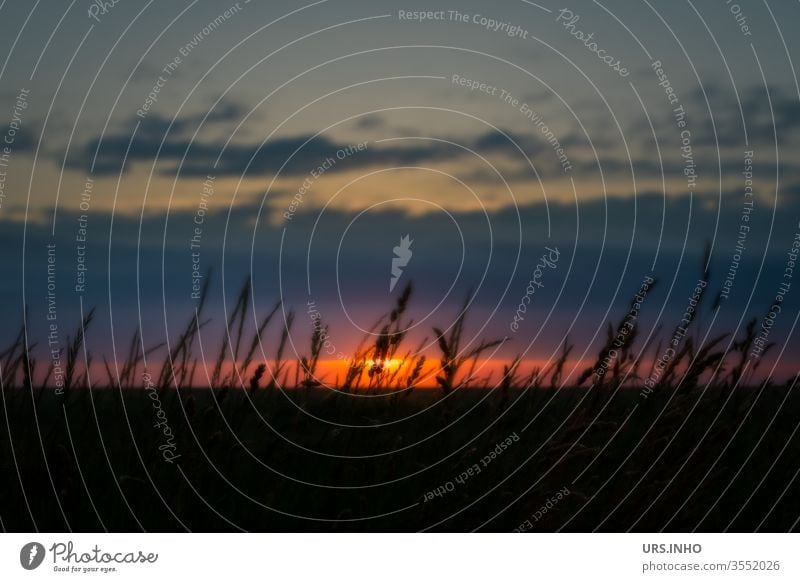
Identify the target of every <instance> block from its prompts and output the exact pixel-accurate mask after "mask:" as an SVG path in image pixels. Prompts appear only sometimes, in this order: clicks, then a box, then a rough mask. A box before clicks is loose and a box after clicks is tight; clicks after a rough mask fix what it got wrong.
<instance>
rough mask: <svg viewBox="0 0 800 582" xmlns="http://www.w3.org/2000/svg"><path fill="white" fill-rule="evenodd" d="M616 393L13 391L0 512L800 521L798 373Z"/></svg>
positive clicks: (440, 525)
mask: <svg viewBox="0 0 800 582" xmlns="http://www.w3.org/2000/svg"><path fill="white" fill-rule="evenodd" d="M610 395H611V390H608V389H604V390H603V391H601V392H594V393H592V392H587V391H586V390H585V389H569V390H561V391H560V392H558V391H554V390H552V389H546V388H541V389H536V390H529V391H527V392H525V391H523V390H514V389H510V390H506V391H500V390H497V391H495V392H490V391H488V390H461V391H456V392H454V393H451V394H450V395H449V396H448V397H446V398H443V395H442V393H441V392H439V391H435V390H417V391H415V392H414V393H412V394H411V395H392V396H385V395H381V396H379V397H371V398H370V397H363V395H362V396H361V397H358V396H354V395H347V394H336V393H331V392H327V391H323V390H319V389H315V390H306V389H297V390H290V391H287V392H284V393H282V392H280V391H278V390H260V391H258V392H256V393H254V394H251V393H249V392H244V391H217V392H212V391H209V390H199V391H185V390H182V391H181V393H180V395H178V394H177V393H176V392H174V391H172V392H161V393H157V392H155V391H153V392H148V391H146V390H143V389H136V390H126V391H123V392H122V393H120V392H119V391H113V390H97V389H95V390H92V391H89V390H81V391H73V392H72V393H71V394H69V396H68V398H67V399H66V400H64V399H63V398H61V397H58V396H56V395H55V394H53V393H52V392H50V391H44V392H42V391H37V392H35V393H34V394H33V395H31V393H30V392H29V391H24V390H8V389H7V390H5V392H4V393H3V400H2V403H0V404H2V423H3V424H4V425H7V426H4V427H3V430H2V436H0V480H1V481H0V489H1V490H2V495H0V519H2V527H3V529H4V530H5V531H33V530H39V531H69V530H72V531H104V530H109V531H140V530H146V531H185V530H191V531H237V530H240V529H242V530H250V531H417V530H424V529H429V530H432V531H472V530H476V529H478V530H481V531H513V530H515V529H519V530H529V531H548V532H549V531H555V530H559V529H562V528H563V530H564V531H593V530H598V531H626V530H629V529H630V530H634V531H658V530H662V529H663V530H666V531H691V530H695V529H696V530H698V531H722V530H729V531H754V530H759V531H788V530H792V529H794V530H797V529H798V522H797V520H798V517H800V482H798V481H799V480H798V478H797V477H798V470H799V469H800V444H799V441H798V435H797V433H796V431H797V428H798V422H799V421H800V397H798V395H797V394H796V393H795V391H793V390H791V389H790V388H789V387H788V386H769V387H767V388H766V389H758V388H739V389H738V390H734V391H733V392H731V391H730V390H727V389H726V390H725V391H724V392H723V391H721V390H715V389H713V388H712V389H709V390H708V391H707V392H706V393H705V394H702V392H701V390H699V389H697V390H693V391H691V392H688V393H675V392H674V391H671V390H662V391H661V392H659V393H658V394H654V395H651V396H650V397H649V398H646V399H645V398H642V396H641V395H640V394H639V391H638V390H635V389H624V390H622V391H620V392H619V393H618V394H617V395H616V396H615V397H613V398H611V397H610ZM670 399H671V402H669V403H668V401H669V400H670ZM159 410H161V412H159ZM626 419H627V422H626ZM593 421H594V422H593ZM155 425H159V426H155ZM348 425H349V426H348ZM526 425H527V428H525V427H526ZM640 440H641V442H640ZM637 444H638V446H637Z"/></svg>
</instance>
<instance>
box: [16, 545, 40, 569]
mask: <svg viewBox="0 0 800 582" xmlns="http://www.w3.org/2000/svg"><path fill="white" fill-rule="evenodd" d="M44 554H45V551H44V546H43V545H42V544H40V543H38V542H30V543H27V544H25V545H24V546H22V549H21V550H20V551H19V563H20V564H22V567H23V568H25V569H26V570H35V569H36V568H38V567H39V566H41V565H42V562H43V561H44Z"/></svg>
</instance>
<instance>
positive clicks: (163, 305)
mask: <svg viewBox="0 0 800 582" xmlns="http://www.w3.org/2000/svg"><path fill="white" fill-rule="evenodd" d="M100 4H101V3H99V4H98V3H94V2H89V1H87V0H74V1H72V2H70V3H66V2H55V1H52V0H40V1H37V2H25V3H23V2H7V3H3V4H2V5H0V14H1V15H2V17H0V31H2V34H0V44H1V45H2V49H3V50H2V51H0V55H6V57H5V60H4V61H2V62H0V104H1V105H2V107H1V108H0V132H2V133H3V136H2V137H0V139H6V138H8V139H10V140H11V143H8V141H4V143H5V144H6V145H7V146H8V151H7V152H6V155H7V159H6V165H5V166H4V167H0V171H3V175H2V176H0V179H2V181H1V182H0V185H2V189H0V243H1V244H0V248H1V249H2V253H3V257H4V259H3V262H4V269H3V271H4V274H5V276H4V277H2V279H0V293H1V294H2V295H1V296H2V297H3V299H4V300H3V302H2V304H0V305H1V306H0V315H2V318H3V320H4V321H5V322H6V326H5V328H4V329H3V330H2V331H0V340H2V342H3V343H5V342H7V341H10V340H11V339H12V338H13V336H14V335H15V334H16V330H17V329H18V326H19V324H20V323H21V321H22V318H23V316H22V314H23V312H25V310H27V313H28V316H27V318H28V319H27V321H28V336H29V341H30V342H31V343H33V342H39V344H40V346H41V345H43V344H44V343H46V338H47V336H48V332H49V331H48V330H49V329H50V327H49V326H50V325H51V324H52V320H48V319H47V316H48V313H50V312H51V308H52V305H53V303H52V301H53V300H55V301H56V305H57V307H56V308H55V309H56V310H57V314H56V319H57V324H58V328H59V329H58V336H59V342H60V344H58V345H61V346H62V347H63V345H65V342H66V340H67V334H68V333H74V332H73V331H72V330H74V328H75V326H76V325H77V323H78V322H79V321H80V318H81V313H82V312H83V313H84V314H85V313H86V311H87V310H88V309H90V308H91V307H96V308H97V318H96V320H95V322H94V323H93V328H92V332H91V334H90V335H89V338H88V340H87V341H88V346H89V347H90V349H92V350H93V352H94V353H95V354H97V355H100V354H102V355H104V356H106V357H107V358H108V359H109V360H113V359H116V358H117V357H119V354H118V353H117V352H118V351H119V350H120V346H122V345H127V342H128V340H129V338H130V336H131V335H132V333H133V331H134V330H135V329H136V328H141V329H142V330H143V332H142V335H143V337H144V342H145V343H146V344H147V345H156V344H158V343H160V342H163V341H172V340H174V339H175V337H176V336H177V334H178V333H180V331H181V329H182V328H183V326H184V325H185V323H186V321H187V319H189V318H190V317H191V316H192V314H193V312H194V309H195V307H196V306H197V300H196V288H197V287H196V286H197V285H198V284H199V282H202V280H203V278H204V277H205V276H207V275H208V274H209V272H210V275H211V287H210V289H211V291H210V298H209V305H208V312H207V313H209V314H210V315H209V317H210V322H209V325H208V327H207V328H206V329H207V333H208V334H209V337H208V340H207V341H208V342H216V341H218V336H219V332H220V330H221V329H222V326H223V323H224V321H225V319H226V314H227V315H229V314H230V310H231V309H232V307H233V304H234V303H235V300H236V296H237V294H238V290H239V288H240V286H241V285H242V283H243V281H244V280H245V279H246V277H247V276H248V275H249V274H252V277H253V293H254V302H253V305H252V314H251V315H252V317H251V318H249V321H250V324H252V323H253V322H255V321H257V320H258V319H259V318H260V317H261V315H262V314H263V313H264V312H266V311H268V310H269V309H271V307H272V306H273V305H274V304H275V302H276V301H277V300H279V299H280V300H282V301H283V305H284V309H282V310H281V316H282V318H285V317H286V316H287V315H288V313H289V312H290V311H291V310H294V311H295V312H296V313H297V314H298V315H297V319H296V322H295V327H294V328H293V331H292V334H291V349H292V350H293V352H294V353H295V354H296V355H297V356H300V355H303V354H305V353H306V352H307V345H308V341H309V337H310V335H311V331H312V329H313V321H312V320H311V318H310V317H308V313H307V311H308V310H307V305H308V302H309V301H313V302H314V304H315V305H316V306H317V307H318V309H319V312H320V313H321V314H322V317H323V320H324V321H325V322H327V323H329V324H330V330H331V331H330V333H331V341H332V342H333V344H334V345H335V346H336V352H337V353H338V352H341V353H343V354H349V353H351V352H352V351H353V349H355V347H356V346H357V344H358V342H359V340H360V339H361V337H362V336H363V334H364V333H365V331H368V330H369V328H370V326H371V324H372V322H373V321H374V320H375V319H376V318H377V317H378V316H379V315H380V314H382V313H384V312H386V311H387V310H388V309H390V308H391V305H392V303H393V302H394V301H395V300H396V299H397V295H398V294H399V293H400V291H401V290H402V287H403V284H405V283H406V282H409V281H411V282H413V285H414V293H413V296H412V303H411V305H412V309H411V315H412V316H413V318H414V322H415V323H414V328H413V329H412V330H411V332H410V333H411V335H412V336H413V337H414V338H415V340H417V341H420V342H422V341H423V340H427V341H428V342H431V341H432V340H434V339H435V338H434V337H433V332H432V328H433V327H434V326H437V327H440V328H447V327H448V326H449V325H451V324H452V323H453V321H454V320H455V318H456V317H457V313H458V309H459V307H460V306H461V305H462V303H463V301H464V298H465V297H466V296H468V295H470V294H472V293H474V298H473V301H472V303H471V307H470V312H469V317H468V320H467V323H468V325H467V327H468V332H469V335H470V339H472V340H474V341H478V340H479V339H480V338H507V341H506V342H505V343H504V344H503V345H502V346H501V347H500V348H499V349H498V350H497V352H496V353H495V354H494V355H493V358H495V359H496V360H497V361H500V360H508V359H510V358H512V357H514V356H515V355H516V354H522V355H523V356H524V357H525V358H526V359H527V360H529V361H530V362H544V361H547V360H548V358H551V357H552V355H553V354H554V353H556V352H557V351H558V350H559V348H560V346H561V344H562V342H563V341H564V339H565V337H567V336H568V337H569V338H570V341H571V342H572V343H574V344H575V346H576V348H575V350H574V352H573V354H574V356H575V360H576V362H578V363H579V362H581V361H585V360H591V359H592V357H593V356H594V354H596V352H597V349H598V348H599V346H600V345H601V344H602V343H603V341H604V340H605V336H606V326H607V324H608V322H609V321H610V320H613V321H615V322H616V321H618V320H619V319H620V317H622V316H623V315H624V314H625V312H626V311H627V306H628V303H629V299H630V297H631V295H632V294H633V293H635V292H636V290H637V289H639V286H640V284H641V281H642V279H643V278H644V277H646V276H648V275H653V276H655V277H657V278H658V280H659V283H658V285H657V286H656V287H655V288H654V289H653V291H652V293H650V294H648V296H647V298H646V301H645V307H644V309H643V310H642V313H641V315H640V325H641V326H642V329H643V330H644V332H645V333H649V332H651V331H653V330H655V329H656V328H657V326H658V325H659V324H661V325H662V326H663V328H665V329H672V328H673V327H674V325H675V322H676V321H679V320H680V319H681V317H682V314H683V313H684V310H685V308H686V305H687V301H688V298H689V297H690V295H691V293H692V290H693V288H694V287H695V285H696V282H697V280H698V279H699V278H700V277H701V276H702V273H703V268H704V250H705V248H706V245H709V246H710V252H711V254H710V260H709V266H710V274H711V277H710V280H709V282H708V285H709V289H710V291H711V293H712V294H713V295H716V293H717V292H718V291H719V290H721V289H724V288H726V287H725V285H726V278H728V287H727V288H728V289H729V293H726V299H724V300H723V301H722V302H721V306H720V309H719V312H718V313H717V314H716V315H715V314H714V313H712V312H711V311H710V310H708V309H706V312H704V315H703V324H704V325H708V326H710V327H709V329H708V333H707V335H706V337H714V336H715V335H717V334H718V333H723V332H734V331H737V330H738V331H739V332H741V330H742V329H743V327H744V325H745V324H746V323H747V322H748V321H749V320H750V318H752V317H757V318H759V321H761V318H763V317H764V315H765V314H766V313H767V312H768V309H769V307H770V305H771V303H772V302H773V299H774V297H775V295H776V293H777V292H778V289H779V286H780V284H781V283H784V282H789V283H791V278H788V279H787V278H786V276H785V275H786V273H787V272H786V268H787V266H788V264H789V263H788V261H791V260H792V259H791V255H789V253H790V251H791V250H792V242H793V241H794V240H795V235H796V233H798V231H799V225H798V221H800V201H799V200H798V194H800V172H799V170H800V167H798V159H797V158H798V156H797V154H798V135H799V134H798V127H800V89H799V88H798V83H797V78H796V74H795V72H794V68H793V63H794V61H796V60H798V59H799V58H800V54H799V51H798V45H797V40H796V39H795V38H793V35H791V29H790V27H789V24H788V23H791V22H794V21H796V18H797V11H798V7H797V6H796V5H794V4H791V3H777V2H770V3H768V2H761V3H759V2H752V3H744V2H742V3H740V4H735V3H733V2H726V1H724V0H720V1H715V2H702V3H701V2H691V1H685V2H683V1H681V2H654V1H652V0H648V1H644V2H640V3H631V2H624V1H617V2H588V1H581V2H577V1H575V2H571V3H570V4H568V5H561V4H555V3H553V2H549V1H547V0H543V1H542V2H538V3H532V2H525V1H523V0H504V1H503V2H498V3H493V4H487V3H485V2H472V1H470V2H463V1H462V2H452V1H451V2H439V3H436V4H435V5H432V4H430V3H423V2H399V3H398V2H384V1H378V2H369V3H366V2H354V1H334V0H323V1H318V2H309V3H304V2H259V1H257V0H252V1H250V2H247V1H244V0H241V1H240V2H238V3H233V2H231V3H227V2H210V1H203V0H196V1H192V2H173V3H169V4H168V5H164V4H163V3H160V4H157V3H154V2H141V1H140V2H134V1H133V0H119V1H118V2H117V3H116V4H113V5H110V3H109V5H107V6H106V7H105V8H102V9H101V8H100V7H99V6H100ZM420 12H422V15H421V16H420ZM423 17H424V18H423ZM12 133H13V135H12ZM0 153H2V150H0ZM745 215H746V216H747V218H746V219H745V218H744V216H745ZM743 227H746V228H743ZM405 236H408V237H409V240H413V243H412V244H411V247H410V248H411V250H412V252H413V254H412V256H411V258H410V260H408V261H407V262H406V264H405V265H404V266H402V267H401V275H400V279H399V281H400V282H401V284H399V285H397V286H396V287H395V288H394V289H393V290H390V280H391V274H392V260H393V258H396V255H395V253H394V249H395V247H397V246H398V245H399V244H401V243H400V241H401V239H402V237H405ZM47 245H54V252H53V253H52V254H51V255H48V246H47ZM737 245H738V246H737ZM547 249H556V250H557V251H558V253H557V254H558V256H559V260H558V262H557V263H556V264H554V265H553V266H552V267H549V266H548V267H546V268H545V269H544V270H543V272H542V270H541V269H540V272H539V274H538V275H537V274H536V268H537V263H539V262H540V258H541V257H542V255H543V254H545V253H549V252H552V251H548V250H547ZM49 256H53V257H54V259H53V263H52V264H53V270H54V272H55V281H54V290H53V289H48V257H49ZM734 263H735V264H736V268H735V269H733V272H734V276H733V278H732V279H731V277H730V273H731V270H732V265H733V264H734ZM209 270H210V271H209ZM198 274H202V275H203V277H198ZM533 279H536V280H537V281H538V283H539V284H540V285H538V286H536V290H535V293H534V294H528V293H527V291H526V289H528V288H529V284H530V282H531V281H532V280H533ZM795 286H796V287H797V288H794V289H791V290H790V291H789V293H788V294H787V295H786V299H785V303H783V309H782V310H781V312H780V314H779V315H778V316H777V317H776V318H775V322H774V326H773V327H771V331H770V336H769V340H770V341H774V342H776V344H777V346H778V347H777V348H775V353H776V354H777V353H779V352H780V349H781V347H784V348H785V350H784V356H783V358H782V360H780V361H777V360H776V361H777V368H776V369H777V370H778V375H779V376H786V375H788V374H793V373H794V372H795V371H796V370H794V369H793V367H792V365H791V359H792V358H791V354H792V350H793V349H794V348H793V343H792V338H793V335H792V334H793V324H794V322H795V321H796V317H797V313H798V311H797V305H798V304H797V297H796V295H797V294H798V293H800V290H799V289H800V283H795ZM51 291H52V292H53V295H52V296H50V297H48V293H49V292H51ZM526 295H527V296H528V299H530V301H529V302H528V301H527V300H526V303H525V305H526V308H525V313H524V318H523V319H522V320H519V319H518V320H517V325H516V329H514V328H513V327H512V326H511V323H512V322H514V321H515V320H514V316H515V315H517V316H519V315H520V312H519V305H520V304H521V302H522V301H523V298H525V297H526ZM707 307H708V306H706V308H707ZM279 336H280V332H279V331H275V330H272V331H271V332H270V334H269V335H268V337H265V338H264V344H265V346H266V347H265V351H266V352H270V350H273V349H274V346H275V344H276V342H277V341H278V338H279ZM432 349H434V352H432V353H435V347H434V348H432ZM578 363H576V365H579V364H578Z"/></svg>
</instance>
